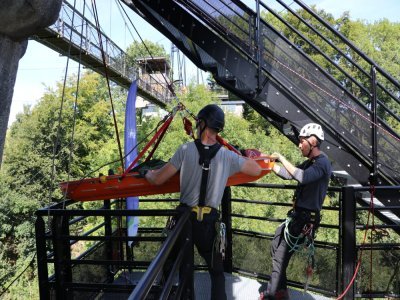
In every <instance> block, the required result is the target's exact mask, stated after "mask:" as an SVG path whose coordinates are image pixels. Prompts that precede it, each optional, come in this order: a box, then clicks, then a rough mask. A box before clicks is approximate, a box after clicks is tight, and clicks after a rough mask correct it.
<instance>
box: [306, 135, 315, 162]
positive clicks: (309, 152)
mask: <svg viewBox="0 0 400 300" xmlns="http://www.w3.org/2000/svg"><path fill="white" fill-rule="evenodd" d="M305 140H306V141H307V143H308V145H309V146H310V151H308V154H307V157H308V158H310V154H311V152H312V150H313V149H314V146H313V145H311V143H310V141H309V140H308V139H305Z"/></svg>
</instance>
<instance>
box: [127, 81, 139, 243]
mask: <svg viewBox="0 0 400 300" xmlns="http://www.w3.org/2000/svg"><path fill="white" fill-rule="evenodd" d="M136 92H137V84H136V80H135V81H133V82H132V84H131V87H130V88H129V92H128V98H127V99H126V110H125V136H124V137H125V147H124V150H125V155H126V158H125V168H127V167H128V166H129V165H130V164H131V163H132V161H133V160H134V159H135V158H136V156H137V149H136V148H135V150H133V151H132V149H133V148H134V147H135V146H136ZM130 151H132V152H130ZM128 153H129V154H128ZM126 208H127V209H139V198H138V197H127V198H126ZM138 227H139V218H138V217H128V218H127V229H128V236H130V237H131V236H136V235H137V231H138ZM131 244H132V241H129V242H128V245H129V246H131Z"/></svg>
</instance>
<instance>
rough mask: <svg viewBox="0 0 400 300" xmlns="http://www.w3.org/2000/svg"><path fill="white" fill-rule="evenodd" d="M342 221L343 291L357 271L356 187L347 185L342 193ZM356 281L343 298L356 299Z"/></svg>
mask: <svg viewBox="0 0 400 300" xmlns="http://www.w3.org/2000/svg"><path fill="white" fill-rule="evenodd" d="M341 206H342V222H341V226H340V227H341V232H340V233H341V236H342V238H341V249H342V251H341V256H342V284H341V292H343V291H344V290H345V289H346V288H347V286H348V285H349V283H350V281H351V279H352V278H353V275H354V272H355V266H356V261H357V251H356V200H355V195H354V187H351V186H345V187H343V188H342V195H341ZM354 291H355V286H354V282H353V284H352V286H351V287H350V288H349V290H348V291H347V293H346V295H345V296H344V298H343V299H345V300H350V299H354Z"/></svg>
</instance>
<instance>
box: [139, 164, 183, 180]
mask: <svg viewBox="0 0 400 300" xmlns="http://www.w3.org/2000/svg"><path fill="white" fill-rule="evenodd" d="M176 172H178V170H177V169H176V168H175V167H174V166H173V164H171V163H169V162H168V163H166V164H165V165H164V166H163V167H162V168H161V169H158V170H149V171H148V172H147V173H146V176H145V178H146V179H147V181H148V182H150V183H151V184H154V185H161V184H163V183H164V182H166V181H167V180H168V179H170V178H171V177H172V176H174V175H175V174H176Z"/></svg>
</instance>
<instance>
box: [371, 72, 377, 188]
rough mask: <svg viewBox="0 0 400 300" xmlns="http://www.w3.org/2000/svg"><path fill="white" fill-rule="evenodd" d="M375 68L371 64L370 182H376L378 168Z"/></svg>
mask: <svg viewBox="0 0 400 300" xmlns="http://www.w3.org/2000/svg"><path fill="white" fill-rule="evenodd" d="M376 84H377V82H376V69H375V66H373V65H372V66H371V112H372V120H371V121H372V132H371V134H372V153H371V154H372V167H371V176H370V184H376V179H377V175H378V174H377V168H378V137H377V134H378V128H377V125H378V123H377V122H378V115H377V96H376Z"/></svg>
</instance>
